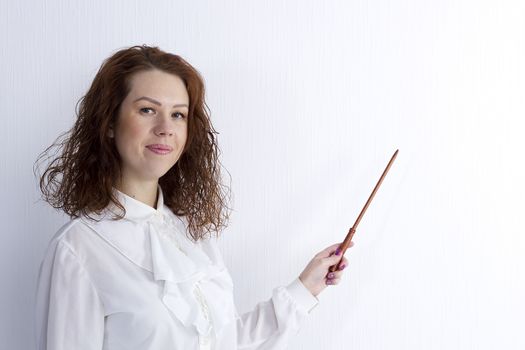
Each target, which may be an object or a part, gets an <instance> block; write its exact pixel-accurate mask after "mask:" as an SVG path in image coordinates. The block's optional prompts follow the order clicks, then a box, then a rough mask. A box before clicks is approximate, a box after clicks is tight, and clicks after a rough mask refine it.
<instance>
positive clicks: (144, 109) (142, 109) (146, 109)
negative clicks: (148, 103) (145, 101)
mask: <svg viewBox="0 0 525 350" xmlns="http://www.w3.org/2000/svg"><path fill="white" fill-rule="evenodd" d="M148 110H150V111H153V108H149V107H144V108H141V109H140V111H141V112H144V113H146V114H149V113H147V111H148Z"/></svg>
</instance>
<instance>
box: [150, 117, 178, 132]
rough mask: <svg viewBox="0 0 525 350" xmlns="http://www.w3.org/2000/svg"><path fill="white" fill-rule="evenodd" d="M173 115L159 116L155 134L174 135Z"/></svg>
mask: <svg viewBox="0 0 525 350" xmlns="http://www.w3.org/2000/svg"><path fill="white" fill-rule="evenodd" d="M170 118H171V116H170V115H169V114H168V115H165V114H161V115H160V116H159V118H158V122H157V125H155V130H154V131H155V134H156V135H159V136H166V135H167V136H171V135H173V128H174V126H173V122H172V120H171V119H170Z"/></svg>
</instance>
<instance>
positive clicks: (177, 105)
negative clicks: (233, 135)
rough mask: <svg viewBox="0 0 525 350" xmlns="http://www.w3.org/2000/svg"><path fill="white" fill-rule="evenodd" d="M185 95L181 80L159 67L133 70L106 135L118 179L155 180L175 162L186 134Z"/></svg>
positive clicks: (130, 180)
mask: <svg viewBox="0 0 525 350" xmlns="http://www.w3.org/2000/svg"><path fill="white" fill-rule="evenodd" d="M188 108H189V97H188V92H187V90H186V87H185V85H184V82H183V81H182V79H181V78H179V77H178V76H176V75H173V74H170V73H166V72H163V71H160V70H150V71H142V72H138V73H135V74H134V75H133V76H132V77H131V91H130V92H129V94H128V95H127V96H126V98H125V99H124V101H123V102H122V104H121V107H120V110H119V115H118V118H117V123H116V126H115V128H114V129H113V130H110V137H114V138H115V144H116V147H117V150H118V153H119V155H120V158H121V163H120V168H121V174H122V181H123V182H127V183H137V182H156V181H158V179H159V178H160V177H161V176H163V175H164V174H166V173H167V172H168V170H169V169H170V168H171V167H172V166H173V165H175V163H176V162H177V160H178V159H179V157H180V155H181V153H182V150H183V149H184V145H185V144H186V138H187V127H188V120H187V116H188V110H189V109H188Z"/></svg>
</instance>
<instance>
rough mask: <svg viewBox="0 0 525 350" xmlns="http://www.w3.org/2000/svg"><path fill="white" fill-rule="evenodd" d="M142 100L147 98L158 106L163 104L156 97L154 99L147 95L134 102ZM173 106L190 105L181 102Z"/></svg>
mask: <svg viewBox="0 0 525 350" xmlns="http://www.w3.org/2000/svg"><path fill="white" fill-rule="evenodd" d="M140 100H146V101H149V102H151V103H154V104H156V105H157V106H162V103H160V102H159V101H157V100H155V99H152V98H151V97H147V96H142V97H139V98H137V99H136V100H134V101H133V102H137V101H140ZM173 107H188V105H187V104H185V103H180V104H175V105H173Z"/></svg>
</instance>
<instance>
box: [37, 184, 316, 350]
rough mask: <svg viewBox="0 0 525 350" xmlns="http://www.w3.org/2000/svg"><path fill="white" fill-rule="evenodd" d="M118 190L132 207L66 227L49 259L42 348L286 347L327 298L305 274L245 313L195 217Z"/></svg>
mask: <svg viewBox="0 0 525 350" xmlns="http://www.w3.org/2000/svg"><path fill="white" fill-rule="evenodd" d="M158 193H159V195H158V200H157V208H158V209H154V208H152V207H150V206H147V205H145V204H144V203H142V202H139V201H137V200H135V199H133V198H131V197H129V196H127V195H125V194H124V193H122V192H119V191H117V190H116V189H115V194H116V195H117V197H118V199H119V201H120V202H121V203H122V205H123V206H124V208H125V209H126V214H125V217H124V219H122V220H112V219H111V217H112V216H113V213H115V212H117V211H116V210H117V208H116V207H114V206H110V207H108V208H107V210H105V211H104V212H103V213H102V214H100V215H97V216H95V219H96V220H92V219H89V218H86V217H82V218H78V219H75V220H72V221H71V222H69V223H68V224H66V225H64V226H63V227H62V228H61V229H60V230H59V231H58V232H57V234H56V235H55V236H54V237H53V239H52V240H51V243H50V245H49V248H48V250H47V253H46V256H45V258H44V260H43V262H42V265H41V268H40V272H39V281H38V289H37V295H36V333H37V342H38V346H39V349H54V350H65V349H112V350H113V349H126V350H130V349H137V350H139V349H141V350H142V349H184V350H188V349H201V350H211V349H214V350H235V349H281V348H285V347H286V344H287V342H288V340H289V337H290V335H291V334H295V333H297V332H298V330H299V326H300V322H301V321H302V320H303V319H304V318H305V317H306V315H307V314H308V313H309V312H310V310H311V309H313V307H315V305H317V303H318V300H317V298H315V297H314V296H313V295H312V294H310V292H309V291H308V290H307V289H306V288H305V287H304V286H303V285H302V283H301V282H300V280H299V279H296V280H294V281H293V282H292V283H291V284H290V285H288V286H286V287H277V288H275V289H274V291H273V294H272V298H271V299H270V300H268V301H265V302H261V303H259V304H258V305H257V307H256V308H255V309H254V310H253V311H250V312H247V313H245V314H243V315H239V314H238V313H237V311H236V308H235V303H234V300H233V282H232V279H231V276H230V274H229V273H228V270H227V268H226V266H225V264H224V262H223V260H222V256H221V254H220V251H219V249H218V247H217V245H216V242H215V239H214V238H209V239H206V240H202V241H199V242H197V243H195V242H193V241H191V240H190V239H189V238H188V237H187V235H186V233H187V222H186V220H185V218H184V217H179V216H177V215H175V214H173V212H172V211H171V210H170V209H169V208H168V207H167V206H165V205H164V202H163V195H162V190H161V188H160V186H159V188H158Z"/></svg>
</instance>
